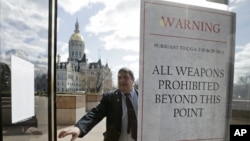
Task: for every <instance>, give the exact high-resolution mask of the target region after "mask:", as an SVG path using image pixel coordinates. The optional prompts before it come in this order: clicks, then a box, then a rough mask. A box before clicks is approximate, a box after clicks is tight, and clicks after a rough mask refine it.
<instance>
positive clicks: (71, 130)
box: [58, 127, 80, 141]
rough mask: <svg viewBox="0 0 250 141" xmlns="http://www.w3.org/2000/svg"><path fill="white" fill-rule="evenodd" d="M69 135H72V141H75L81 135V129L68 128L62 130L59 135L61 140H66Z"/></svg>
mask: <svg viewBox="0 0 250 141" xmlns="http://www.w3.org/2000/svg"><path fill="white" fill-rule="evenodd" d="M67 135H72V138H71V141H75V140H76V138H77V137H78V136H79V135H80V129H79V128H78V127H68V128H64V129H62V131H61V132H60V133H59V135H58V137H59V138H64V137H65V136H67Z"/></svg>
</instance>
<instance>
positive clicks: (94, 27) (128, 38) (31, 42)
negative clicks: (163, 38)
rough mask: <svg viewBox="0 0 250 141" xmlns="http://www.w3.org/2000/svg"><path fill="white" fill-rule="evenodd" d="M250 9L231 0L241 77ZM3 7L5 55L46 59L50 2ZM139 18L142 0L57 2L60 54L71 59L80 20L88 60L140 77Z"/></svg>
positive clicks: (248, 58)
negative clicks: (23, 54)
mask: <svg viewBox="0 0 250 141" xmlns="http://www.w3.org/2000/svg"><path fill="white" fill-rule="evenodd" d="M196 1H198V0H196ZM199 1H202V0H199ZM249 7H250V1H249V0H229V11H233V12H235V13H236V14H237V16H236V17H237V21H236V26H237V28H236V50H235V51H236V54H235V76H236V77H239V76H245V75H250V38H249V36H248V35H249V33H250V24H249V23H250V16H249V13H250V9H249ZM0 8H1V10H0V12H1V13H0V16H1V17H0V18H1V22H0V28H1V31H0V32H1V35H0V37H1V40H0V41H1V46H0V52H1V54H2V56H4V55H5V53H6V51H8V50H10V49H23V50H24V51H26V53H28V54H29V59H30V60H33V61H39V62H46V59H47V45H48V43H47V40H48V2H47V1H44V0H22V1H19V0H1V4H0ZM139 16H140V0H77V1H76V0H58V25H57V27H58V34H57V37H58V42H57V45H58V46H57V51H58V54H60V55H61V56H62V59H63V61H66V59H67V57H68V41H69V39H70V36H71V35H72V34H73V33H74V28H75V22H76V19H78V22H79V26H80V33H81V34H82V36H83V38H84V41H85V47H86V50H85V51H86V54H87V58H88V59H89V62H97V61H98V59H100V58H101V60H102V63H103V64H106V63H108V64H109V66H110V68H111V70H112V71H113V75H114V76H115V77H114V78H116V74H117V70H118V69H119V68H120V67H123V66H126V67H129V68H131V69H132V70H133V71H134V73H135V77H136V79H138V75H139V26H140V23H139V22H140V20H139ZM236 79H237V78H235V80H236Z"/></svg>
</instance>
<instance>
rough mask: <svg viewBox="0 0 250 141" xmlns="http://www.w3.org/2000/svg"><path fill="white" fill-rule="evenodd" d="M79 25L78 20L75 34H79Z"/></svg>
mask: <svg viewBox="0 0 250 141" xmlns="http://www.w3.org/2000/svg"><path fill="white" fill-rule="evenodd" d="M79 32H80V30H79V23H78V19H76V24H75V33H79Z"/></svg>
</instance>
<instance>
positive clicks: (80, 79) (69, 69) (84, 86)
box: [56, 21, 112, 93]
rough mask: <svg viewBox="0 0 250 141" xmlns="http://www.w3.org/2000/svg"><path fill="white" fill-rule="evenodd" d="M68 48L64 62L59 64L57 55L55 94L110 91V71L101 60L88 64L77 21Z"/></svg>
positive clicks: (59, 60)
mask: <svg viewBox="0 0 250 141" xmlns="http://www.w3.org/2000/svg"><path fill="white" fill-rule="evenodd" d="M68 47H69V52H68V56H69V57H68V59H67V61H66V62H61V57H60V55H57V60H56V74H57V76H56V81H57V82H56V86H57V88H56V91H57V93H64V92H107V91H110V90H111V89H112V72H111V69H110V68H109V66H108V64H105V65H103V64H102V62H101V59H99V60H98V61H97V62H90V63H89V62H88V59H87V54H86V53H85V42H84V38H83V36H82V35H81V34H80V30H79V23H78V21H76V23H75V30H74V33H73V34H72V35H71V37H70V39H69V43H68Z"/></svg>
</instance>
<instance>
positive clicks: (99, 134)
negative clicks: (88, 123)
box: [57, 119, 106, 141]
mask: <svg viewBox="0 0 250 141" xmlns="http://www.w3.org/2000/svg"><path fill="white" fill-rule="evenodd" d="M105 124H106V119H103V120H102V121H101V122H100V123H98V124H97V125H96V126H95V127H94V128H93V129H92V130H91V131H90V132H89V133H88V134H87V135H86V136H84V137H83V138H78V139H76V141H103V132H104V131H105V128H106V127H105ZM63 127H65V126H58V130H57V133H59V132H60V131H61V130H62V128H63ZM70 139H71V136H66V137H64V138H61V139H59V138H58V139H57V141H70Z"/></svg>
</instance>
